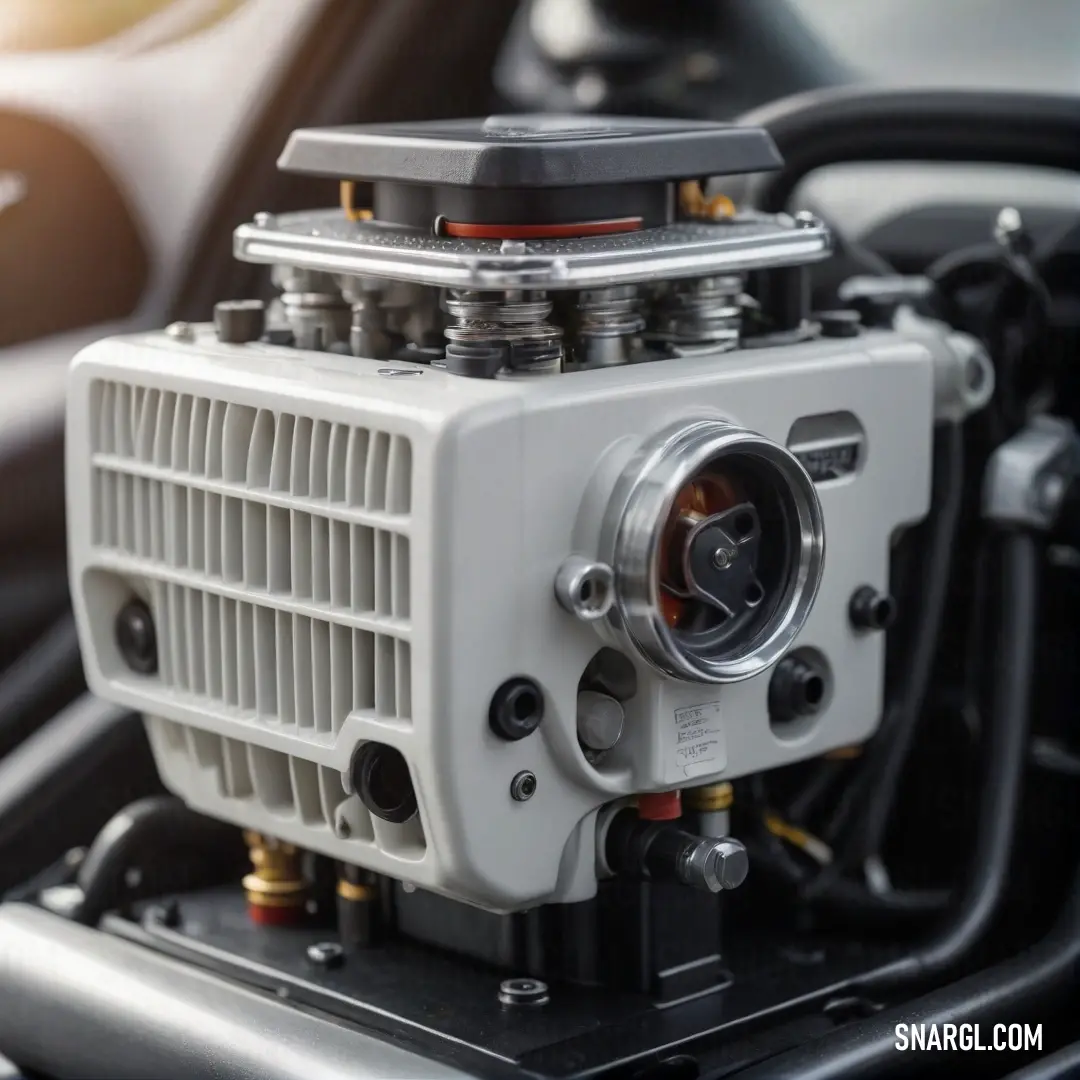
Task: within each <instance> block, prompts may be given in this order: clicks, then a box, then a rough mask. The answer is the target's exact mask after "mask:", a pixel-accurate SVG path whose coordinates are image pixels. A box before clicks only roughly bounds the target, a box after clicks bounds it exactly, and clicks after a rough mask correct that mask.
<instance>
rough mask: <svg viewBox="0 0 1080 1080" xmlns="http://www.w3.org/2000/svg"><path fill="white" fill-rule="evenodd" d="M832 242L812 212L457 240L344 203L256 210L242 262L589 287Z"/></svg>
mask: <svg viewBox="0 0 1080 1080" xmlns="http://www.w3.org/2000/svg"><path fill="white" fill-rule="evenodd" d="M831 250H832V241H831V236H830V234H829V230H828V229H827V228H826V227H825V226H824V225H823V224H822V223H820V222H818V221H816V220H810V221H800V222H795V221H793V220H792V219H791V218H789V217H787V216H785V215H780V216H777V217H771V216H764V215H760V216H759V215H754V216H742V217H739V218H736V219H735V220H733V221H726V222H715V223H711V222H678V223H676V224H674V225H667V226H664V227H662V228H658V229H645V230H642V231H641V232H635V233H622V234H618V235H612V236H596V237H588V238H582V239H576V240H531V241H502V242H500V241H497V240H459V239H453V238H448V237H438V236H430V235H426V234H423V233H420V232H417V231H415V230H409V229H401V228H395V227H393V226H389V225H382V224H379V223H378V222H351V221H349V220H347V219H346V218H345V217H344V215H343V214H342V212H341V210H338V209H333V210H313V211H304V212H302V213H295V214H285V215H281V216H280V217H276V218H274V217H270V216H266V217H260V218H259V219H257V220H256V221H254V222H252V223H250V224H247V225H241V226H240V228H238V229H237V230H236V233H235V237H234V253H235V255H236V257H237V258H238V259H239V260H241V261H242V262H249V263H266V264H283V265H288V266H297V267H302V268H304V269H308V270H323V271H326V272H328V273H332V274H347V275H356V276H358V277H374V278H390V279H393V280H399V281H414V282H418V283H420V284H423V285H433V286H436V287H440V288H450V289H480V290H487V289H493V290H497V289H592V288H599V287H603V286H607V285H617V284H632V283H637V282H646V281H662V280H670V279H673V278H687V277H706V276H708V275H710V274H726V273H733V272H740V271H747V270H761V269H767V268H770V267H781V266H798V265H803V264H806V263H814V262H819V261H821V260H822V259H825V258H827V257H828V255H829V254H830V252H831Z"/></svg>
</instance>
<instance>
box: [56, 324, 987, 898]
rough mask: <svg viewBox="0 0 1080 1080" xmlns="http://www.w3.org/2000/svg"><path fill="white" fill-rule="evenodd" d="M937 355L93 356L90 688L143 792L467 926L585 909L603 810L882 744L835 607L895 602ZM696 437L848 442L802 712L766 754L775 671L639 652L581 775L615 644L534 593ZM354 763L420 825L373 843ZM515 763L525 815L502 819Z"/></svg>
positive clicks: (854, 651) (78, 577)
mask: <svg viewBox="0 0 1080 1080" xmlns="http://www.w3.org/2000/svg"><path fill="white" fill-rule="evenodd" d="M950 355H951V353H950V351H949V350H948V349H947V348H946V347H945V345H944V344H943V343H942V342H941V341H938V343H937V345H936V346H934V347H931V339H930V338H926V340H912V339H911V338H910V337H905V336H902V335H900V334H897V333H893V332H884V331H874V332H869V333H866V334H864V335H862V336H860V337H857V338H853V339H845V340H820V341H817V342H810V343H802V344H799V345H797V346H787V347H773V348H761V349H754V350H741V351H735V352H732V353H726V354H722V355H716V354H714V355H699V356H694V357H685V358H681V359H677V360H670V361H662V362H655V363H648V364H638V365H633V366H628V367H622V368H613V369H606V370H597V371H586V372H581V373H576V374H567V375H560V376H554V377H547V378H536V377H532V378H529V377H519V378H508V379H500V380H475V379H462V378H458V377H455V376H452V375H448V374H446V373H445V372H441V371H438V370H435V369H430V368H424V367H419V366H410V365H406V364H400V363H380V362H375V361H368V360H365V359H356V358H352V357H340V356H334V355H330V354H325V353H305V352H302V351H299V350H294V349H288V348H282V347H275V346H273V345H267V344H251V345H244V346H234V345H226V344H222V343H220V342H218V341H217V340H216V339H215V337H214V335H213V331H212V329H211V328H209V327H199V328H196V330H195V331H194V332H193V333H192V334H191V335H190V338H189V339H188V340H176V339H175V338H171V337H169V336H168V335H165V334H147V335H142V336H136V337H129V338H122V339H113V340H107V341H103V342H100V343H98V344H96V345H93V346H91V347H90V348H88V349H87V350H85V351H84V352H83V353H81V354H80V355H79V357H77V359H76V361H75V363H74V367H73V371H72V375H71V383H70V395H69V406H68V420H67V440H66V444H67V469H68V471H67V476H68V522H69V533H70V571H71V583H72V592H73V599H74V606H75V611H76V616H77V621H78V627H79V634H80V640H81V643H82V647H83V654H84V658H85V665H86V670H87V675H88V679H89V683H90V686H91V688H92V689H93V691H94V692H95V693H97V694H99V695H101V696H102V697H105V698H107V699H109V700H113V701H116V702H119V703H121V704H123V705H126V706H129V707H131V708H132V709H135V710H137V711H140V712H142V713H143V714H144V715H145V716H146V717H147V727H148V731H149V734H150V739H151V742H152V746H153V749H154V753H155V756H156V759H157V762H158V765H159V768H160V770H161V774H162V777H163V779H164V781H165V783H166V784H167V785H168V786H169V787H170V788H171V789H172V790H173V791H175V792H176V793H177V794H179V795H180V796H182V797H183V798H184V799H185V800H186V801H187V802H188V803H189V804H190V805H192V806H194V807H196V808H197V809H199V810H202V811H204V812H206V813H208V814H210V815H213V816H215V817H218V818H222V819H224V820H227V821H233V822H235V823H236V824H238V825H242V826H245V827H249V828H255V829H258V830H260V831H263V832H266V833H269V834H271V835H275V836H278V837H281V838H282V839H284V840H287V841H291V842H293V843H296V844H298V845H301V846H303V847H305V848H309V849H312V850H315V851H319V852H322V853H324V854H326V855H328V856H331V857H333V858H335V859H339V860H344V861H347V862H352V863H356V864H358V865H361V866H365V867H368V868H370V869H372V870H374V871H377V872H380V873H383V874H387V875H390V876H392V877H394V878H398V879H400V880H403V881H406V882H411V883H413V884H415V885H418V886H420V887H423V888H427V889H432V890H434V891H436V892H439V893H442V894H444V895H447V896H451V897H454V898H457V899H461V900H465V901H468V902H471V903H474V904H477V905H480V906H483V907H486V908H488V909H491V910H498V911H509V910H518V909H523V908H526V907H531V906H533V905H535V904H538V903H542V902H548V901H571V900H580V899H584V898H586V897H588V896H590V895H592V894H593V893H594V891H595V889H596V876H597V871H596V850H595V845H596V824H595V823H596V815H597V811H598V810H599V809H600V808H601V807H602V806H604V805H605V804H610V803H612V802H614V801H616V800H619V799H622V798H625V797H627V796H630V795H633V794H635V793H639V792H645V791H663V790H669V789H671V788H677V787H685V786H691V785H698V784H704V783H708V782H712V781H719V780H726V779H731V778H733V777H739V776H744V775H746V774H748V773H755V772H759V771H762V770H766V769H771V768H775V767H777V766H780V765H785V764H788V763H791V762H794V761H799V760H802V759H805V758H809V757H814V756H817V755H820V754H823V753H825V752H826V751H829V750H831V749H834V748H836V747H840V746H845V745H849V744H853V743H858V742H861V741H863V740H864V739H865V738H866V737H867V736H868V735H870V734H871V733H872V732H873V730H874V729H875V728H876V726H877V724H878V720H879V717H880V714H881V708H882V692H883V689H882V677H883V657H884V638H883V636H882V635H881V634H875V633H868V632H865V631H859V630H856V629H853V628H852V626H851V624H850V622H849V618H848V604H849V600H850V597H851V595H852V593H853V592H854V591H855V590H856V589H857V588H859V587H861V586H864V585H872V586H874V587H875V588H878V589H880V590H887V588H888V581H889V558H890V549H891V545H892V543H893V541H894V540H895V538H896V537H897V535H898V534H899V533H900V532H901V531H902V530H903V529H904V528H905V527H906V526H908V525H911V524H912V523H914V522H917V521H919V520H920V519H921V518H922V517H923V516H924V515H925V514H926V512H927V509H928V506H929V501H930V454H931V444H932V426H933V424H934V422H935V416H936V415H937V412H938V408H939V404H938V403H939V399H940V398H941V396H942V390H941V387H942V386H943V385H947V384H950V380H949V379H948V378H945V377H943V371H944V369H945V368H947V367H948V365H949V360H948V357H949V356H950ZM958 363H959V362H958ZM954 366H955V365H954ZM390 371H393V372H402V371H409V372H412V373H413V374H412V376H411V377H402V378H397V377H387V375H386V373H387V372H390ZM952 382H955V379H953V380H952ZM984 387H985V384H984ZM983 400H984V399H983ZM976 404H977V403H976V402H975V401H974V400H972V402H971V405H972V407H974V406H975V405H976ZM699 418H716V419H720V420H725V421H729V422H732V423H735V424H737V425H739V426H741V427H745V428H748V429H751V430H753V431H756V432H758V433H760V434H761V435H763V436H765V437H767V438H769V439H771V440H773V441H775V442H777V443H779V444H781V445H789V444H790V443H791V442H792V441H793V440H794V441H795V442H796V443H797V444H798V445H797V446H795V447H794V449H796V450H801V449H807V448H809V449H813V448H815V447H818V448H820V447H822V446H828V445H829V444H830V442H832V441H835V440H836V439H837V438H840V439H841V440H852V439H854V441H855V442H856V443H857V444H858V453H857V459H856V465H855V467H854V468H853V469H852V470H851V471H849V472H847V474H846V475H842V476H839V477H837V478H835V479H831V480H826V481H824V482H822V483H820V484H819V485H818V494H819V497H820V501H821V506H822V509H823V512H824V518H825V530H826V554H825V564H824V573H823V577H822V581H821V586H820V590H819V593H818V596H817V601H816V603H815V605H814V607H813V610H812V611H811V613H810V616H809V619H808V620H807V622H806V624H805V626H804V628H803V630H802V632H801V633H800V634H799V636H798V638H797V640H796V641H795V643H794V644H795V646H796V647H798V648H805V649H812V650H814V651H815V653H816V654H818V655H819V656H821V657H823V658H824V659H825V661H826V662H827V664H828V667H829V670H830V671H831V673H832V674H831V678H830V680H829V688H828V693H827V696H826V700H825V701H824V702H823V705H822V708H821V709H820V711H819V712H818V714H817V715H816V716H813V717H807V718H805V719H804V720H803V721H799V722H797V723H795V724H792V725H788V726H787V727H786V728H784V729H783V730H780V729H777V728H775V727H774V726H773V725H772V724H770V719H769V710H768V707H767V701H766V698H767V691H768V681H769V672H765V673H764V674H763V675H760V676H757V677H755V678H752V679H749V680H747V681H744V682H739V683H736V684H733V685H727V686H722V687H717V686H705V685H701V684H694V683H688V682H679V681H675V680H672V679H669V678H665V677H662V676H660V675H658V674H657V673H656V672H655V671H654V670H653V669H652V668H651V667H649V666H648V665H646V664H645V663H644V662H642V661H641V660H640V659H639V658H638V657H636V656H634V657H632V658H631V659H632V660H633V662H634V664H635V666H636V668H637V676H638V690H637V693H636V695H635V696H634V697H633V698H632V699H631V700H630V701H629V702H628V703H627V704H626V721H625V725H624V729H623V735H622V738H621V739H620V741H619V743H618V745H617V746H616V748H615V749H614V750H613V751H612V752H611V753H610V754H609V755H608V756H607V758H605V759H604V761H603V763H602V764H600V765H599V766H597V767H594V766H593V765H592V764H590V762H589V761H588V760H587V759H586V757H585V756H584V754H583V752H582V749H581V747H580V746H579V744H578V740H577V734H576V700H577V689H578V680H579V678H580V676H581V673H582V671H583V669H584V668H585V666H586V664H587V663H588V662H589V660H590V658H592V657H593V656H594V654H595V653H596V652H597V650H598V649H600V648H601V647H602V646H604V645H610V644H618V641H619V639H618V638H617V637H614V636H613V635H612V633H611V630H610V627H609V626H608V624H607V623H605V622H598V623H593V624H586V623H582V622H580V621H578V620H577V619H575V618H574V617H573V616H572V615H571V614H568V613H567V611H565V610H564V609H563V608H562V607H561V606H560V604H559V602H558V601H557V599H556V595H555V588H554V583H555V579H556V577H557V574H558V571H559V568H560V566H561V565H562V563H563V562H564V560H566V559H567V558H568V557H569V556H572V555H580V556H582V557H585V558H596V557H597V553H598V545H599V542H600V539H599V534H600V529H601V522H602V519H603V516H604V512H605V510H606V508H607V506H608V503H609V500H610V497H611V494H612V491H613V490H614V487H615V484H616V481H617V478H618V476H619V474H620V472H621V471H622V470H623V469H624V467H625V466H626V464H627V462H629V461H630V460H631V458H632V457H633V455H634V453H635V450H636V449H637V448H638V447H639V445H640V444H641V443H642V442H643V440H645V439H647V438H648V437H650V436H651V435H652V434H654V433H655V432H657V431H660V430H663V429H667V428H670V427H671V426H672V425H674V424H677V423H679V422H683V421H685V422H689V421H691V420H694V419H699ZM132 594H135V595H138V596H142V597H144V598H145V599H146V601H147V602H148V603H149V604H150V606H151V609H152V611H153V612H154V615H155V619H156V621H157V626H158V634H159V646H160V653H161V670H160V671H159V673H158V674H157V675H154V676H141V675H137V674H135V673H133V672H132V671H130V670H128V668H127V667H126V666H125V664H124V662H123V660H122V658H121V656H120V654H119V652H118V650H117V647H116V644H115V642H114V636H113V620H114V617H115V614H116V612H117V610H118V609H119V606H120V605H121V604H122V603H123V602H125V600H126V599H127V598H129V597H130V596H131V595H132ZM518 675H527V676H529V677H530V678H532V679H535V680H536V681H537V683H538V684H539V685H540V687H541V688H542V690H543V695H544V703H545V712H544V719H543V722H542V723H541V724H540V726H539V728H538V729H537V730H536V731H535V732H534V733H533V734H531V735H529V736H528V737H526V738H523V739H521V740H520V741H516V742H506V741H503V740H501V739H500V738H498V737H497V736H496V735H495V734H494V733H493V731H492V729H491V727H490V726H489V724H488V707H489V702H490V701H491V697H492V694H493V693H494V692H495V690H496V688H497V687H498V686H499V685H500V684H501V683H502V682H503V681H504V680H506V679H508V678H510V677H512V676H518ZM684 710H693V711H696V714H701V715H704V716H705V717H706V720H707V726H708V730H709V742H710V746H711V748H712V749H711V750H710V753H709V755H708V756H707V757H705V758H701V759H699V760H697V761H696V763H695V765H694V767H693V768H691V769H688V768H687V767H686V764H685V762H684V761H683V760H681V758H680V755H679V753H678V749H679V745H680V737H679V733H680V730H681V729H682V726H683V720H684V718H685V717H686V716H687V715H688V714H687V713H686V712H685V711H684ZM365 740H376V741H380V742H383V743H387V744H389V745H391V746H393V747H395V748H396V749H398V750H399V751H400V752H401V753H402V754H403V755H404V756H405V758H406V760H407V762H408V764H409V768H410V771H411V775H412V779H413V783H414V786H415V789H416V795H417V801H418V804H419V813H418V815H417V817H416V818H414V819H413V821H411V822H408V823H405V824H391V823H389V822H385V821H381V820H380V819H378V818H373V817H372V816H371V815H370V814H369V813H368V812H367V811H366V810H365V808H364V806H363V805H362V803H361V802H360V800H359V798H358V797H357V796H356V794H355V793H354V792H352V791H351V787H350V781H349V779H348V777H349V769H350V763H351V761H352V759H353V755H354V753H355V751H356V749H357V747H358V746H359V745H360V744H361V743H363V742H364V741H365ZM523 770H529V771H531V772H532V773H534V774H535V776H536V780H537V784H536V793H535V795H533V797H532V798H531V799H529V800H528V801H525V802H518V801H515V800H514V799H513V798H512V797H511V795H510V785H511V782H512V780H513V778H514V777H515V775H517V774H518V773H519V772H521V771H523Z"/></svg>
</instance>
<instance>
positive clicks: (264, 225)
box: [255, 210, 275, 229]
mask: <svg viewBox="0 0 1080 1080" xmlns="http://www.w3.org/2000/svg"><path fill="white" fill-rule="evenodd" d="M274 223H275V219H274V215H273V214H268V213H267V212H266V211H265V210H260V211H259V212H258V213H257V214H256V215H255V224H256V225H258V226H259V228H260V229H269V228H271V227H272V226H273V225H274Z"/></svg>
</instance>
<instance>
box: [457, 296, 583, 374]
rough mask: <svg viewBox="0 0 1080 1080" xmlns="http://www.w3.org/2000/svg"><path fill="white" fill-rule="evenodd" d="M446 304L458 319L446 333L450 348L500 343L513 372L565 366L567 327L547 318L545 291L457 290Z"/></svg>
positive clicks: (548, 311) (541, 370)
mask: <svg viewBox="0 0 1080 1080" xmlns="http://www.w3.org/2000/svg"><path fill="white" fill-rule="evenodd" d="M443 308H444V309H445V311H446V313H447V314H448V315H449V316H450V317H451V318H452V319H456V320H457V322H456V323H450V324H448V325H447V327H446V329H445V331H444V333H445V334H446V339H447V341H449V342H450V345H451V346H455V345H461V346H466V347H474V346H485V345H490V346H501V347H503V348H504V349H505V352H506V366H507V367H509V368H511V369H512V370H516V371H523V372H524V371H528V372H536V373H540V372H548V371H559V370H561V368H562V329H561V328H560V327H558V326H554V325H552V324H551V323H549V322H548V321H547V317H548V316H549V315H550V314H551V309H552V303H551V301H550V300H549V299H548V298H547V296H546V295H544V294H543V293H538V292H508V293H477V292H457V291H455V292H451V293H449V294H448V295H447V296H446V297H445V298H444V300H443Z"/></svg>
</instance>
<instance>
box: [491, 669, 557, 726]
mask: <svg viewBox="0 0 1080 1080" xmlns="http://www.w3.org/2000/svg"><path fill="white" fill-rule="evenodd" d="M543 719H544V693H543V691H542V690H541V689H540V687H539V686H537V684H536V683H535V682H533V680H532V679H527V678H525V677H524V676H518V677H517V678H513V679H507V680H506V682H504V683H503V684H502V686H500V687H499V689H498V690H496V691H495V693H494V694H493V695H492V698H491V708H490V709H489V710H488V723H489V724H490V725H491V730H492V731H494V732H495V734H496V735H498V736H499V738H500V739H506V740H508V741H509V742H516V741H517V740H518V739H524V738H525V736H526V735H531V734H532V733H533V732H534V731H535V730H536V729H537V728H538V727H539V726H540V721H541V720H543Z"/></svg>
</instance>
